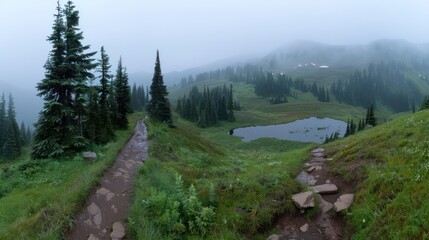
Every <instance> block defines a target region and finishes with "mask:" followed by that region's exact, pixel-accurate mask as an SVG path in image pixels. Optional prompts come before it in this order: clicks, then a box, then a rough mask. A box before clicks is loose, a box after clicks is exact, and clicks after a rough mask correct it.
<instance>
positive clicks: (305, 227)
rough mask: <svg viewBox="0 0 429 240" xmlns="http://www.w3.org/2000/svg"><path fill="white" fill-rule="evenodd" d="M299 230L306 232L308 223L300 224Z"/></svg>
mask: <svg viewBox="0 0 429 240" xmlns="http://www.w3.org/2000/svg"><path fill="white" fill-rule="evenodd" d="M299 230H301V232H307V231H308V223H306V224H304V225H302V226H301V227H300V228H299Z"/></svg>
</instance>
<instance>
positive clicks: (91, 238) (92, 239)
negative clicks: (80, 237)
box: [88, 234, 99, 240]
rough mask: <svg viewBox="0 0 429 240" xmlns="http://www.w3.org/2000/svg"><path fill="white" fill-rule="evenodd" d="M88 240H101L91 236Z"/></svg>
mask: <svg viewBox="0 0 429 240" xmlns="http://www.w3.org/2000/svg"><path fill="white" fill-rule="evenodd" d="M88 240H99V239H98V238H97V237H95V236H94V235H92V234H91V235H89V237H88Z"/></svg>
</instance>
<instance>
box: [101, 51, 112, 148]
mask: <svg viewBox="0 0 429 240" xmlns="http://www.w3.org/2000/svg"><path fill="white" fill-rule="evenodd" d="M100 53H101V59H100V60H99V64H98V66H99V69H98V72H99V73H100V88H99V91H98V94H99V99H98V105H99V119H98V124H97V142H98V143H107V142H108V141H109V140H111V139H112V138H113V137H114V134H113V124H112V121H111V120H112V118H111V110H110V108H109V105H110V104H109V97H110V96H112V97H113V92H111V90H110V88H109V79H110V78H111V76H110V73H109V70H110V67H111V65H110V63H109V56H108V55H107V53H106V51H105V50H104V47H101V50H100Z"/></svg>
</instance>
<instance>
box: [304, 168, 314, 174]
mask: <svg viewBox="0 0 429 240" xmlns="http://www.w3.org/2000/svg"><path fill="white" fill-rule="evenodd" d="M315 169H316V167H309V168H308V169H307V170H305V171H306V172H308V173H311V172H312V171H314V170H315Z"/></svg>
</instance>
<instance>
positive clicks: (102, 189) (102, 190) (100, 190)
mask: <svg viewBox="0 0 429 240" xmlns="http://www.w3.org/2000/svg"><path fill="white" fill-rule="evenodd" d="M96 193H97V194H101V195H107V194H108V193H110V191H109V190H107V189H106V188H104V187H102V188H100V189H98V190H97V192H96Z"/></svg>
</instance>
